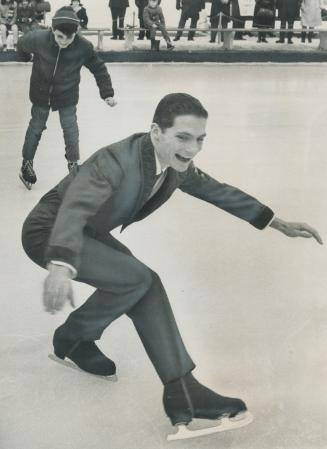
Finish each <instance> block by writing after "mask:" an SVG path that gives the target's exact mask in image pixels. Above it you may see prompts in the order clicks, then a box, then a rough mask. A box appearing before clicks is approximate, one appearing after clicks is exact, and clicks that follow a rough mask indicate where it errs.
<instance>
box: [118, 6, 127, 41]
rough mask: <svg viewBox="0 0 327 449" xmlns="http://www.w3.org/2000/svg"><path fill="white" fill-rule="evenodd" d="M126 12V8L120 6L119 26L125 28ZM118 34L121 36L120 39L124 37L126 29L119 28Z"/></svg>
mask: <svg viewBox="0 0 327 449" xmlns="http://www.w3.org/2000/svg"><path fill="white" fill-rule="evenodd" d="M125 14H126V8H119V11H118V23H119V28H124V20H125ZM118 36H119V39H120V40H122V39H124V31H123V30H119V31H118Z"/></svg>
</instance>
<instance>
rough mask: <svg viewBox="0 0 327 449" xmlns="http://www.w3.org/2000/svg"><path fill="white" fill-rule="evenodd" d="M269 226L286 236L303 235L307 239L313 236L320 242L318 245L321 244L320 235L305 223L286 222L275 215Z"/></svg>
mask: <svg viewBox="0 0 327 449" xmlns="http://www.w3.org/2000/svg"><path fill="white" fill-rule="evenodd" d="M269 226H270V227H271V228H273V229H277V231H280V232H282V233H283V234H285V235H287V237H303V238H307V239H308V238H311V237H313V238H314V239H315V240H317V242H318V243H320V245H322V244H323V241H322V238H321V237H320V235H319V233H318V231H316V230H315V229H314V228H312V227H311V226H309V225H308V224H306V223H294V222H287V221H284V220H281V219H280V218H277V217H276V218H274V219H273V221H272V222H271V223H270V225H269Z"/></svg>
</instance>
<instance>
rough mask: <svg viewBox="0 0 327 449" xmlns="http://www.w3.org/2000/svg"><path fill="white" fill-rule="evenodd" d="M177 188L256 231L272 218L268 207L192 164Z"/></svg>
mask: <svg viewBox="0 0 327 449" xmlns="http://www.w3.org/2000/svg"><path fill="white" fill-rule="evenodd" d="M179 188H180V189H181V190H182V191H183V192H185V193H188V194H190V195H192V196H195V197H196V198H200V199H201V200H204V201H207V202H208V203H211V204H213V205H215V206H217V207H219V208H220V209H223V210H224V211H226V212H228V213H230V214H232V215H234V216H235V217H238V218H241V219H242V220H245V221H247V222H248V223H250V224H251V225H253V226H254V227H255V228H257V229H264V228H265V227H266V226H267V225H268V224H269V222H270V220H271V219H272V218H273V216H274V213H273V211H272V210H271V209H270V208H269V207H267V206H265V205H264V204H261V203H260V202H259V201H258V200H257V199H255V198H254V197H252V196H250V195H248V194H247V193H245V192H242V191H241V190H239V189H237V188H236V187H233V186H230V185H228V184H223V183H220V182H219V181H217V180H215V179H213V178H211V177H210V176H209V175H207V174H206V173H204V172H202V171H201V170H199V169H198V168H196V167H195V166H194V165H193V164H191V165H190V167H189V169H188V173H187V175H186V178H185V180H184V182H183V183H182V184H181V185H180V187H179Z"/></svg>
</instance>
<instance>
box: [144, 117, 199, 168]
mask: <svg viewBox="0 0 327 449" xmlns="http://www.w3.org/2000/svg"><path fill="white" fill-rule="evenodd" d="M206 123H207V120H206V119H205V118H203V117H197V116H195V115H180V116H177V117H176V118H175V120H174V124H173V126H172V127H170V128H166V129H165V130H161V128H160V127H159V126H158V125H157V124H155V123H154V124H152V128H151V138H152V142H153V144H154V148H155V151H156V153H157V156H158V158H159V161H160V163H161V165H163V166H165V167H171V168H173V169H174V170H176V171H179V172H183V171H185V170H187V168H188V166H189V164H190V162H191V161H192V159H193V158H194V156H196V155H197V154H198V153H199V151H201V149H202V144H203V141H204V138H205V136H206V133H205V128H206Z"/></svg>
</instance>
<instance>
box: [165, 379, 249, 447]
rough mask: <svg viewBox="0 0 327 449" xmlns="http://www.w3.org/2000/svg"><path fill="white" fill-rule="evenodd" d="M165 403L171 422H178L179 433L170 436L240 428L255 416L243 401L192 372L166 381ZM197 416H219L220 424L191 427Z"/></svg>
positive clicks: (174, 423) (206, 433) (182, 437)
mask: <svg viewBox="0 0 327 449" xmlns="http://www.w3.org/2000/svg"><path fill="white" fill-rule="evenodd" d="M163 403H164V408H165V412H166V414H167V416H168V417H169V418H170V420H171V423H172V424H173V426H178V431H177V433H175V434H172V435H168V440H178V439H186V438H193V437H198V436H203V435H209V434H212V433H216V432H223V431H225V430H231V429H237V428H240V427H244V426H246V425H248V424H250V423H251V422H252V420H253V417H252V415H251V414H250V413H249V412H247V408H246V405H245V403H244V402H243V401H241V400H240V399H236V398H228V397H224V396H220V395H219V394H217V393H215V392H214V391H212V390H210V389H209V388H207V387H205V386H203V385H201V384H200V383H199V382H198V381H197V380H196V379H195V378H194V377H193V376H192V374H187V375H186V376H184V377H181V378H180V379H178V380H176V381H174V382H171V383H169V384H166V385H165V389H164V395H163ZM194 418H197V419H210V420H216V421H217V424H218V425H216V426H214V427H209V428H205V429H198V430H188V428H187V427H186V426H187V425H188V424H190V422H191V421H192V420H193V419H194Z"/></svg>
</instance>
